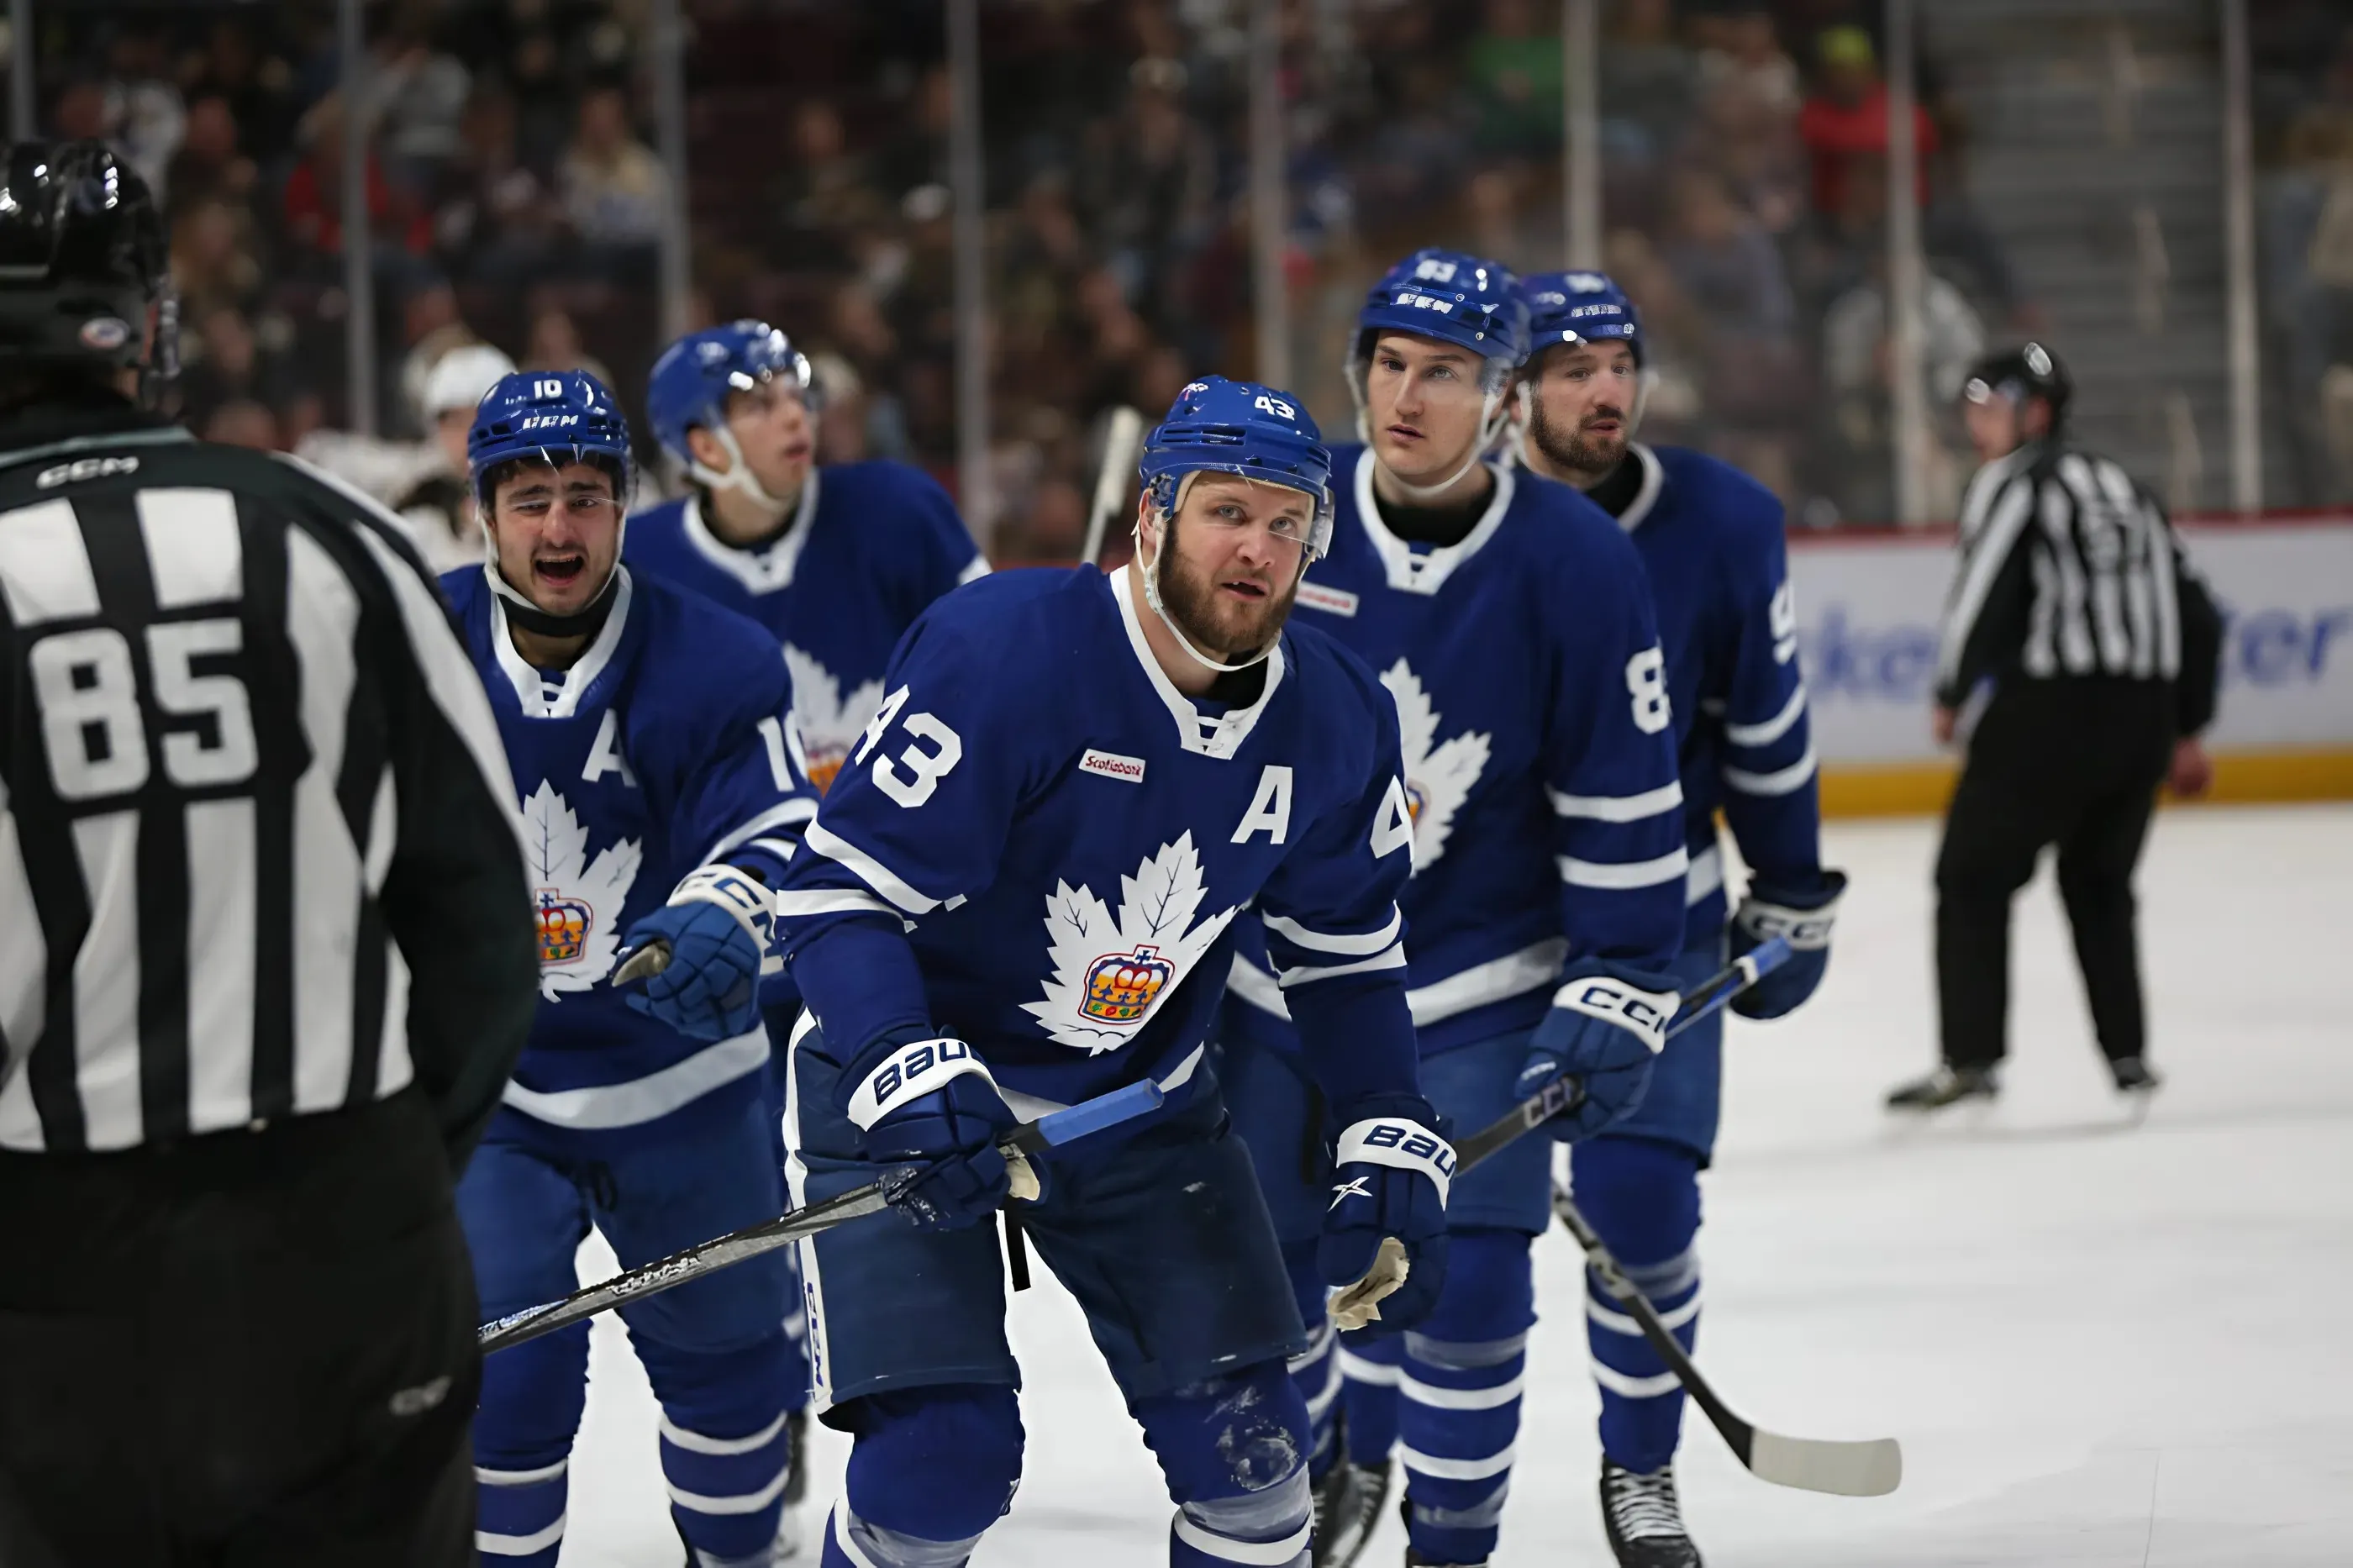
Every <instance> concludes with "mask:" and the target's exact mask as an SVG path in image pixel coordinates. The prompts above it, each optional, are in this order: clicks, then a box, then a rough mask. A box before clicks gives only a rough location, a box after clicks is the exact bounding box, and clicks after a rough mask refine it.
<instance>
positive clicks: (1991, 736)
mask: <svg viewBox="0 0 2353 1568" xmlns="http://www.w3.org/2000/svg"><path fill="white" fill-rule="evenodd" d="M2172 702H2173V694H2172V688H2171V687H2170V686H2168V685H2167V684H2165V683H2163V682H2159V681H2135V680H2071V681H2050V682H2039V681H2029V680H2019V681H2015V682H2013V683H2012V684H2011V685H2010V686H2009V687H2006V688H2004V689H2002V690H2000V691H1999V692H1997V693H1996V694H1995V697H1994V699H1993V701H1992V702H1991V703H1990V704H1989V706H1988V707H1987V709H1986V712H1985V716H1984V718H1983V719H1982V720H1981V721H1979V722H1978V727H1977V731H1976V733H1975V734H1973V735H1972V736H1971V737H1970V739H1969V751H1968V762H1967V763H1965V764H1964V765H1963V767H1962V770H1961V779H1960V784H1959V787H1958V788H1957V789H1956V790H1955V792H1954V795H1953V804H1952V806H1951V809H1950V810H1949V811H1948V812H1947V815H1946V817H1945V841H1944V845H1943V847H1941V848H1940V849H1939V850H1938V851H1937V854H1936V991H1937V1002H1938V1012H1939V1016H1940V1022H1941V1024H1942V1026H1943V1042H1944V1053H1945V1059H1946V1060H1947V1062H1949V1063H1951V1064H1952V1065H1953V1066H1955V1067H1957V1068H1961V1067H1966V1068H1984V1067H1990V1066H1992V1065H1993V1064H1994V1063H1996V1062H1998V1061H2000V1059H2001V1058H2002V1057H2003V1055H2004V1054H2005V1053H2006V1051H2007V1050H2008V1048H2009V1041H2008V1029H2009V1013H2010V903H2011V900H2013V899H2015V898H2016V896H2017V894H2018V890H2019V889H2021V888H2023V887H2024V886H2026V884H2027V883H2028V882H2029V881H2031V879H2033V876H2034V864H2035V861H2036V860H2037V859H2038V858H2040V857H2041V855H2042V851H2043V849H2044V848H2045V847H2049V846H2052V845H2056V846H2057V847H2058V850H2059V897H2060V900H2061V901H2062V902H2063V904H2064V905H2065V906H2066V910H2067V921H2068V923H2069V925H2071V926H2072V927H2073V930H2074V933H2075V957H2076V961H2077V962H2078V963H2080V964H2081V965H2082V966H2083V971H2084V991H2085V993H2086V994H2088V996H2089V998H2090V1001H2091V1008H2092V1027H2093V1030H2094V1034H2095V1035H2096V1036H2097V1037H2098V1038H2099V1042H2100V1049H2101V1050H2102V1051H2103V1052H2104V1053H2105V1055H2106V1056H2107V1058H2108V1059H2109V1060H2111V1061H2115V1060H2119V1059H2121V1058H2126V1057H2137V1056H2140V1055H2142V1054H2143V1051H2144V1044H2145V1038H2146V1033H2147V1031H2146V1027H2145V1025H2144V1022H2143V1016H2142V1009H2141V986H2140V955H2139V947H2138V942H2137V936H2136V934H2135V931H2134V922H2135V915H2136V910H2135V906H2134V900H2133V886H2132V879H2133V869H2134V867H2135V866H2136V865H2137V863H2138V861H2139V859H2140V851H2141V846H2142V844H2143V843H2145V842H2146V841H2147V837H2148V821H2149V816H2150V813H2151V812H2152V811H2153V810H2154V809H2155V807H2156V805H2157V789H2158V784H2159V783H2160V782H2162V781H2163V779H2164V777H2165V773H2166V769H2167V765H2168V761H2169V759H2170V757H2171V755H2172V750H2173V721H2172Z"/></svg>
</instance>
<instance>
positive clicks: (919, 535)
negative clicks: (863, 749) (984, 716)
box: [623, 462, 988, 793]
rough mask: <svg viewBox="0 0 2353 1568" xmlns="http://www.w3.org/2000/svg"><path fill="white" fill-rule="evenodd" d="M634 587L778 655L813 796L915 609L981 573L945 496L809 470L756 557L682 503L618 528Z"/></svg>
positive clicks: (913, 478)
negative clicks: (671, 587) (769, 642)
mask: <svg viewBox="0 0 2353 1568" xmlns="http://www.w3.org/2000/svg"><path fill="white" fill-rule="evenodd" d="M623 549H624V552H625V555H624V558H625V559H626V560H627V561H628V563H629V564H630V565H632V566H634V567H636V568H637V569H638V574H639V575H641V576H642V575H645V574H653V575H656V576H660V577H666V578H668V579H669V580H670V581H671V582H673V583H676V584H678V585H679V586H681V587H682V588H690V589H691V590H693V591H694V592H695V593H698V594H701V595H703V596H704V597H705V598H709V599H712V600H715V601H717V602H718V603H719V604H722V605H726V606H727V607H728V608H729V609H731V610H734V611H737V612H739V613H740V614H743V615H746V616H751V617H752V618H753V619H754V620H755V621H758V622H759V623H760V624H761V625H762V626H765V627H767V628H768V630H769V632H770V633H771V634H772V635H773V636H774V637H776V640H777V641H778V642H780V643H782V644H784V647H785V663H786V668H788V669H789V670H790V671H791V674H792V681H793V712H794V718H795V719H796V721H797V722H798V724H799V726H800V732H801V743H802V745H803V746H804V747H805V748H807V755H808V766H809V777H810V780H811V782H812V783H814V784H816V785H817V787H818V791H819V793H822V792H823V791H824V790H825V788H826V786H827V785H828V784H831V783H832V782H833V775H834V773H835V771H836V770H837V769H839V767H840V766H841V760H842V758H843V757H845V756H847V755H848V754H849V748H850V747H851V746H853V745H855V744H857V742H858V736H859V732H860V731H862V730H864V729H865V728H866V721H868V720H870V719H871V718H873V717H874V710H876V709H877V708H880V707H881V705H882V669H883V667H884V666H885V665H887V664H888V663H890V660H891V650H892V648H894V647H897V646H898V644H899V638H900V637H901V636H902V634H903V633H905V631H906V629H907V628H908V627H909V626H913V624H914V621H915V617H916V616H919V615H922V614H923V608H924V606H925V605H929V604H930V603H931V602H932V601H933V600H934V599H936V598H938V597H939V596H940V595H943V594H944V593H946V592H947V591H948V590H949V589H951V588H954V587H955V585H956V584H959V583H969V582H970V581H972V580H973V579H974V578H975V577H978V576H980V575H982V574H985V573H987V570H988V563H987V562H986V561H984V560H982V559H981V555H980V552H979V549H978V548H977V547H976V545H975V544H974V543H973V542H972V536H971V535H970V534H969V533H966V532H965V527H964V522H963V521H962V520H961V519H959V518H958V517H957V516H956V510H955V503H954V502H952V501H950V500H948V498H947V493H946V492H945V491H944V490H943V489H940V487H939V486H938V485H937V484H934V482H933V481H932V479H931V476H929V475H928V474H925V473H924V472H923V470H922V469H920V468H909V467H907V466H906V465H905V464H903V463H884V462H872V463H844V464H841V465H839V466H838V467H834V468H812V469H811V470H809V477H808V482H807V484H805V485H804V486H802V487H801V496H800V503H799V509H798V510H797V511H796V512H795V513H794V515H793V522H792V526H791V527H790V528H788V529H786V531H784V533H783V534H782V535H781V536H780V537H779V538H777V539H776V541H775V542H772V543H769V544H767V545H765V546H764V547H762V548H760V549H757V550H738V549H736V548H735V547H734V546H733V545H731V544H728V543H726V542H723V541H722V540H721V539H720V538H719V536H718V535H716V534H714V533H713V532H712V531H711V528H710V526H709V525H708V524H707V523H705V522H704V521H703V520H702V507H701V504H700V502H699V501H698V500H697V499H696V498H695V497H693V496H691V495H690V496H687V497H685V498H684V499H682V500H673V501H666V502H664V503H663V504H662V505H660V506H658V507H653V508H650V509H649V510H647V511H645V512H643V513H641V514H638V515H636V516H633V517H631V518H630V519H629V533H628V542H627V543H626V544H625V545H624V547H623Z"/></svg>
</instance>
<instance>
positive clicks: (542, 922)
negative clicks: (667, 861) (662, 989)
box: [522, 779, 640, 1002]
mask: <svg viewBox="0 0 2353 1568" xmlns="http://www.w3.org/2000/svg"><path fill="white" fill-rule="evenodd" d="M522 837H523V863H524V868H525V869H527V870H528V871H529V872H530V873H531V880H532V886H533V889H536V890H535V891H534V892H533V895H532V902H533V906H534V908H535V910H536V911H537V914H538V918H539V994H541V995H542V996H543V997H545V998H546V999H547V1000H548V1001H550V1002H554V1001H555V1000H557V999H558V997H559V996H560V994H562V993H564V992H566V991H586V990H588V989H590V988H591V987H593V986H594V985H596V983H597V982H598V981H600V980H602V979H604V978H605V976H606V975H607V974H608V973H611V972H612V968H613V950H614V948H615V947H616V946H617V943H618V941H619V938H620V931H621V906H622V905H623V904H624V903H626V902H627V901H628V897H629V888H630V885H631V884H633V883H634V882H636V881H637V879H638V859H639V858H640V852H639V849H638V842H637V840H635V839H633V838H624V839H622V840H621V841H620V842H619V843H617V844H613V845H608V846H607V847H605V848H603V849H600V850H598V851H597V852H596V858H595V859H593V860H592V859H590V858H589V857H588V828H587V826H586V824H585V823H583V822H582V821H581V820H580V819H579V818H578V817H577V816H574V815H573V812H572V807H571V805H569V804H567V803H566V802H565V798H564V796H563V795H560V794H559V793H557V791H556V788H555V786H554V784H549V783H548V782H547V781H546V780H544V779H542V780H541V781H540V784H539V787H538V788H537V789H535V790H533V791H532V792H531V794H530V795H528V796H527V797H525V799H524V801H523V803H522Z"/></svg>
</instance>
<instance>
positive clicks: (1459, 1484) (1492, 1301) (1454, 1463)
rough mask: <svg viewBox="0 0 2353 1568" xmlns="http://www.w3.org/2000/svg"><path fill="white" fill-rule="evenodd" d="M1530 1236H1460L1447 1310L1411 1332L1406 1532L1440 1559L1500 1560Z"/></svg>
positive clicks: (1405, 1388) (1405, 1401) (1478, 1232)
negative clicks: (1497, 1551) (1495, 1555)
mask: <svg viewBox="0 0 2353 1568" xmlns="http://www.w3.org/2000/svg"><path fill="white" fill-rule="evenodd" d="M1529 1241H1530V1237H1527V1236H1525V1234H1523V1233H1521V1232H1519V1231H1510V1230H1488V1229H1466V1230H1459V1231H1456V1232H1455V1233H1454V1236H1453V1241H1452V1247H1451V1253H1450V1256H1449V1258H1448V1264H1447V1277H1446V1291H1445V1294H1444V1295H1443V1296H1441V1297H1440V1300H1439V1304H1438V1310H1436V1311H1435V1312H1432V1313H1431V1314H1430V1317H1429V1318H1427V1319H1426V1320H1424V1321H1423V1322H1422V1324H1421V1327H1420V1329H1419V1331H1409V1332H1408V1333H1407V1334H1406V1335H1405V1336H1404V1338H1405V1363H1404V1365H1403V1366H1402V1367H1401V1368H1400V1370H1399V1374H1398V1394H1399V1395H1400V1396H1401V1403H1400V1405H1399V1410H1398V1422H1399V1436H1400V1439H1401V1441H1402V1446H1403V1447H1404V1450H1405V1473H1406V1500H1407V1505H1408V1507H1407V1515H1406V1528H1407V1533H1408V1534H1409V1536H1410V1537H1411V1539H1412V1542H1413V1548H1414V1550H1415V1551H1416V1552H1419V1553H1420V1554H1421V1556H1422V1557H1423V1558H1425V1559H1426V1560H1428V1561H1430V1562H1432V1563H1484V1562H1485V1561H1487V1559H1488V1558H1489V1557H1490V1556H1492V1555H1493V1553H1494V1550H1495V1541H1496V1536H1497V1533H1498V1525H1499V1522H1500V1521H1501V1520H1502V1518H1503V1514H1504V1499H1505V1498H1506V1497H1507V1496H1509V1495H1510V1492H1511V1488H1512V1462H1513V1458H1514V1453H1515V1450H1516V1446H1517V1442H1518V1438H1519V1431H1520V1393H1521V1386H1522V1382H1523V1377H1524V1373H1525V1370H1526V1366H1527V1342H1528V1329H1529V1328H1530V1326H1531V1325H1533V1324H1534V1323H1535V1278H1534V1270H1533V1269H1532V1268H1530V1266H1529V1261H1528V1246H1529Z"/></svg>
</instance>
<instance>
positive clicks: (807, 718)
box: [785, 643, 882, 795]
mask: <svg viewBox="0 0 2353 1568" xmlns="http://www.w3.org/2000/svg"><path fill="white" fill-rule="evenodd" d="M785 668H786V670H787V671H789V672H790V673H791V675H792V678H793V722H794V723H795V724H796V725H797V726H798V727H799V729H800V732H801V747H802V749H803V750H804V751H805V752H807V753H808V773H809V783H811V784H815V785H816V786H817V792H818V794H819V795H823V794H824V793H825V792H826V790H827V788H828V786H829V785H831V784H832V783H833V775H834V774H836V773H839V772H840V771H841V764H842V763H845V762H847V761H848V760H849V752H850V749H851V748H852V747H854V746H856V745H857V744H858V742H859V738H860V736H861V735H863V734H864V733H865V731H866V726H867V724H868V723H869V722H870V721H872V719H873V717H874V715H875V714H876V713H877V712H878V711H880V710H881V707H882V683H881V681H880V680H870V681H867V682H866V683H865V684H864V685H862V686H854V687H851V688H850V689H849V696H847V697H844V696H843V695H842V694H841V680H840V678H839V677H838V676H836V675H835V674H834V673H833V671H831V670H829V669H828V668H826V667H825V666H824V665H822V664H819V663H818V661H817V659H816V658H814V657H812V656H811V655H808V654H806V653H803V652H802V651H801V650H800V649H799V648H797V647H794V646H793V645H792V644H790V643H786V645H785Z"/></svg>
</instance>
